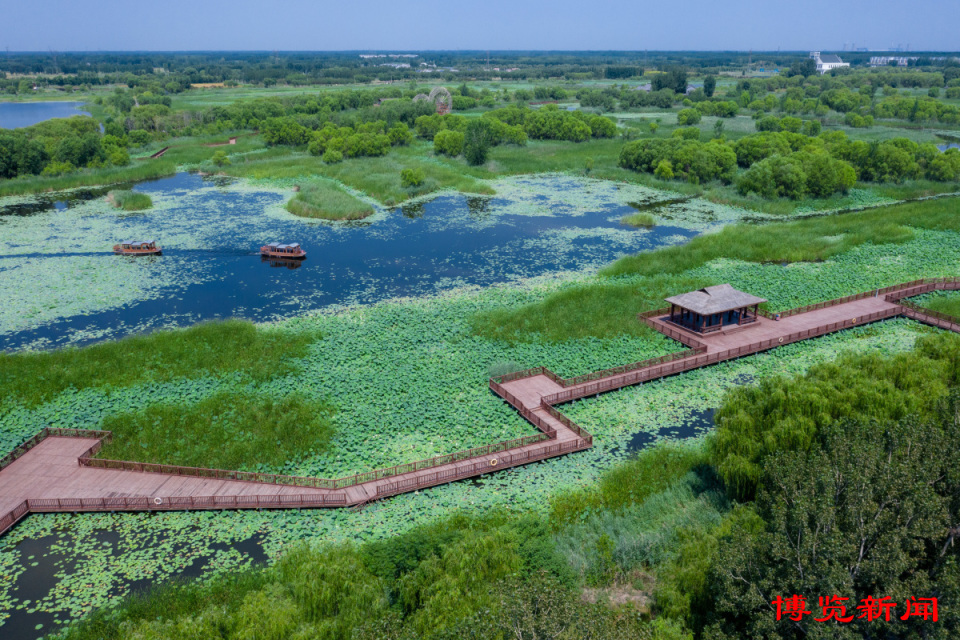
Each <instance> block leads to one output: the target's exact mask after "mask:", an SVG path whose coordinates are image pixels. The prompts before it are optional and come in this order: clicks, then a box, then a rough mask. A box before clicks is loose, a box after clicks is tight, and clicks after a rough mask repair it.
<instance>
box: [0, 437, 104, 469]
mask: <svg viewBox="0 0 960 640" xmlns="http://www.w3.org/2000/svg"><path fill="white" fill-rule="evenodd" d="M51 436H65V437H68V438H96V439H97V443H96V444H95V445H93V447H91V449H96V450H98V451H99V449H100V446H101V443H103V442H110V440H111V439H112V438H113V432H111V431H96V430H93V429H59V428H54V427H44V428H43V429H41V430H40V431H38V432H37V433H35V434H34V435H33V436H31V437H30V439H29V440H27V441H26V442H24V443H23V444H21V445H19V446H17V447H16V448H15V449H14V450H13V451H11V452H10V453H8V454H7V455H5V456H3V458H0V471H2V470H3V469H4V468H6V467H8V466H10V464H11V463H12V462H13V461H14V460H16V459H18V458H20V457H21V456H22V455H23V454H25V453H26V452H27V451H30V449H33V448H34V447H35V446H37V445H38V444H40V443H41V442H43V441H44V440H46V439H47V438H49V437H51Z"/></svg>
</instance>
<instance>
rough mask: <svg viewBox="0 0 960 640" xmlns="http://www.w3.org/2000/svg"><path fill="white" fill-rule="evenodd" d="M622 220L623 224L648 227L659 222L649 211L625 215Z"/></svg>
mask: <svg viewBox="0 0 960 640" xmlns="http://www.w3.org/2000/svg"><path fill="white" fill-rule="evenodd" d="M620 222H621V224H628V225H630V226H631V227H643V228H646V229H649V228H650V227H653V226H655V225H656V224H657V221H656V220H655V219H654V217H653V216H652V215H650V214H649V213H634V214H633V215H629V216H624V217H623V219H621V220H620Z"/></svg>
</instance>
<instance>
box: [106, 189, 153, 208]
mask: <svg viewBox="0 0 960 640" xmlns="http://www.w3.org/2000/svg"><path fill="white" fill-rule="evenodd" d="M107 198H108V199H109V200H110V202H111V203H112V204H113V206H115V207H116V208H118V209H123V210H124V211H143V210H144V209H149V208H150V207H152V206H153V200H151V199H150V196H148V195H147V194H145V193H139V192H136V191H129V190H121V191H111V192H110V193H108V194H107Z"/></svg>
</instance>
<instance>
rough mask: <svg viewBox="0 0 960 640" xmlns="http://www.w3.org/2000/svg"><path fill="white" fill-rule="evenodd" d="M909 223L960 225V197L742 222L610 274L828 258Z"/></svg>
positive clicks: (888, 238)
mask: <svg viewBox="0 0 960 640" xmlns="http://www.w3.org/2000/svg"><path fill="white" fill-rule="evenodd" d="M909 227H916V228H921V229H936V230H946V229H949V230H957V229H960V198H945V199H942V200H931V201H927V202H916V203H907V204H899V205H891V206H888V207H878V208H876V209H870V210H867V211H862V212H856V213H849V214H844V215H834V216H823V217H818V218H809V219H805V220H798V221H796V222H783V223H776V224H768V225H762V226H759V225H752V224H738V225H731V226H727V227H724V228H723V229H722V230H721V231H719V232H718V233H713V234H709V235H704V236H698V237H696V238H694V239H693V240H691V241H690V242H689V243H687V244H685V245H681V246H676V247H667V248H664V249H660V250H657V251H651V252H648V253H641V254H637V255H634V256H628V257H626V258H621V259H620V260H618V261H617V262H615V263H614V264H612V265H611V266H609V267H607V268H606V269H604V270H603V271H602V274H603V275H606V276H618V275H627V274H631V275H632V274H639V275H646V276H653V275H658V274H664V273H682V272H684V271H687V270H689V269H693V268H695V267H699V266H701V265H703V264H705V263H707V262H709V261H711V260H715V259H717V258H730V259H733V260H744V261H746V262H808V261H816V260H825V259H827V258H829V257H831V256H833V255H836V254H839V253H843V252H845V251H849V250H850V249H852V248H853V247H856V246H859V245H861V244H864V243H867V242H869V243H872V244H887V243H896V242H905V241H907V240H909V239H910V238H911V237H912V235H913V234H912V232H911V230H910V228H909Z"/></svg>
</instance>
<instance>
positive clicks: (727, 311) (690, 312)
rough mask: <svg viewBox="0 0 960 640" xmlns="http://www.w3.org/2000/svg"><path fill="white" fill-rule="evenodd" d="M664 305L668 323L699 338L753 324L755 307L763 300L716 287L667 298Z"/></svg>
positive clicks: (755, 314)
mask: <svg viewBox="0 0 960 640" xmlns="http://www.w3.org/2000/svg"><path fill="white" fill-rule="evenodd" d="M667 302H669V303H670V322H672V323H674V324H677V325H680V326H681V327H683V328H684V329H689V330H691V331H695V332H697V333H701V334H702V333H711V332H713V331H720V330H722V329H723V328H724V327H728V326H730V325H737V326H743V325H746V324H750V323H752V322H756V321H757V313H758V307H759V306H760V304H761V303H763V302H766V300H764V299H763V298H758V297H756V296H752V295H750V294H749V293H744V292H743V291H737V290H736V289H734V288H733V287H731V286H730V285H729V284H718V285H716V286H713V287H706V288H704V289H700V290H699V291H691V292H690V293H682V294H680V295H678V296H673V297H672V298H667Z"/></svg>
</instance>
